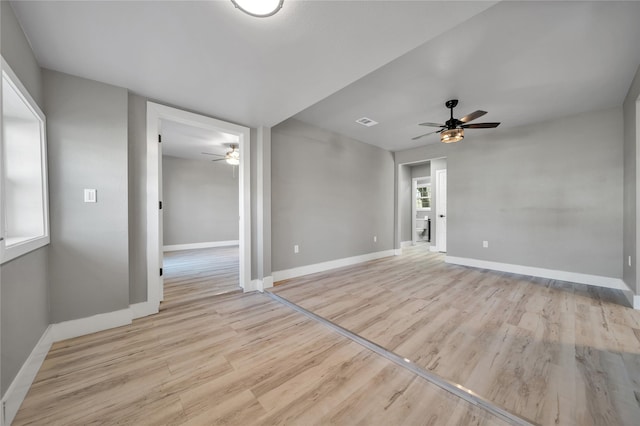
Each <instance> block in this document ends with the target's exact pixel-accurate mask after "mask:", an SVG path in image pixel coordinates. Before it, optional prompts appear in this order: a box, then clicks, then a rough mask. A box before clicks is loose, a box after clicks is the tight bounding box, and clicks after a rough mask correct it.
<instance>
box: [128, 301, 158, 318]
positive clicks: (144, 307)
mask: <svg viewBox="0 0 640 426" xmlns="http://www.w3.org/2000/svg"><path fill="white" fill-rule="evenodd" d="M129 309H131V318H132V319H138V318H142V317H146V316H149V315H153V314H157V313H158V312H159V311H160V307H159V306H158V304H157V303H151V302H140V303H134V304H133V305H129Z"/></svg>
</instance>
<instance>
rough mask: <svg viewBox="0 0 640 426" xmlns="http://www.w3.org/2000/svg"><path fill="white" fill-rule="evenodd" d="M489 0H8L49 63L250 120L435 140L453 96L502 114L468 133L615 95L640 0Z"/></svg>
mask: <svg viewBox="0 0 640 426" xmlns="http://www.w3.org/2000/svg"><path fill="white" fill-rule="evenodd" d="M493 4H495V2H475V1H473V2H455V1H454V2H437V1H346V2H342V1H309V0H307V1H304V0H298V1H292V0H285V3H284V8H283V9H282V10H281V11H280V12H279V13H278V14H276V15H275V16H273V17H271V18H266V19H259V18H252V17H250V16H247V15H245V14H243V13H241V12H240V11H239V10H236V9H235V8H234V7H233V5H232V4H231V2H230V1H228V0H219V1H208V2H204V1H201V2H58V1H45V2H13V3H12V5H13V8H14V10H15V12H16V15H17V16H18V19H19V20H20V22H21V24H22V26H23V28H24V30H25V32H26V34H27V37H28V38H29V40H30V42H31V44H32V47H33V50H34V52H35V54H36V57H37V59H38V61H39V62H40V64H41V65H42V66H44V67H47V68H51V69H54V70H58V71H62V72H66V73H69V74H73V75H79V76H81V77H86V78H90V79H94V80H98V81H102V82H106V83H110V84H114V85H117V86H121V87H126V88H128V89H130V90H131V91H133V92H136V93H138V94H141V95H144V96H147V97H149V98H152V99H154V100H157V101H159V102H163V103H168V104H172V105H179V106H181V107H184V108H186V109H191V110H196V111H200V112H202V113H205V114H209V115H212V116H215V117H217V118H220V119H223V120H228V121H231V122H236V123H239V124H243V125H248V126H251V127H257V126H260V125H265V126H272V125H275V124H277V123H279V122H281V121H283V120H285V119H287V118H289V117H291V116H294V115H295V117H296V118H298V119H300V120H302V121H305V122H308V123H311V124H314V125H317V126H320V127H323V128H326V129H329V130H332V131H335V132H337V133H341V134H344V135H347V136H350V137H352V138H355V139H358V140H361V141H363V142H367V143H371V144H374V145H377V146H380V147H383V148H385V149H388V150H392V151H395V150H399V149H405V148H409V147H413V146H419V145H423V144H426V143H434V142H435V141H437V136H436V135H432V136H429V137H427V138H423V139H421V140H419V141H411V138H412V137H413V136H417V135H420V134H422V133H425V132H426V131H428V129H426V128H424V127H420V126H417V123H420V122H423V121H436V122H444V120H446V119H447V118H448V117H447V115H448V111H447V110H446V109H445V107H444V102H445V101H446V100H447V99H450V98H458V99H460V104H459V106H458V107H457V108H456V116H458V117H459V116H462V115H465V114H467V113H469V112H472V111H474V110H477V109H483V110H486V111H489V114H487V115H485V116H484V117H482V118H481V119H478V120H477V121H478V122H482V121H500V122H502V124H501V126H500V128H499V129H498V130H485V129H482V130H469V131H468V133H467V138H466V139H465V140H467V139H469V138H471V137H472V136H471V135H472V134H473V133H472V132H492V131H500V129H503V128H508V127H512V126H517V125H521V124H527V123H532V122H540V121H544V120H547V119H550V118H553V117H561V116H567V115H572V114H575V113H579V112H582V111H588V110H596V109H603V108H607V107H612V106H616V105H621V104H622V101H623V99H624V96H625V94H626V91H627V90H628V88H629V86H630V84H631V80H632V78H633V75H634V73H635V71H636V70H637V68H638V64H639V63H640V49H638V47H637V42H638V40H640V25H638V24H637V23H638V22H640V2H609V1H605V2H595V1H588V2H581V1H571V2H520V1H518V2H502V3H498V4H495V5H494V6H493V7H491V6H492V5H493ZM403 55H404V56H403ZM394 59H395V60H394ZM391 61H393V62H391ZM296 114H297V115H296ZM363 116H366V117H369V118H371V119H374V120H376V121H378V122H380V124H378V125H377V126H374V127H370V128H366V127H363V126H361V125H359V124H356V123H354V120H356V119H358V118H361V117H363ZM165 149H166V147H165Z"/></svg>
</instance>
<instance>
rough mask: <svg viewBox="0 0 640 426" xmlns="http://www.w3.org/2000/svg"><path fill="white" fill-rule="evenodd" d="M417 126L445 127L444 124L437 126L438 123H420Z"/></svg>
mask: <svg viewBox="0 0 640 426" xmlns="http://www.w3.org/2000/svg"><path fill="white" fill-rule="evenodd" d="M418 126H428V127H447V126H446V125H444V124H438V123H428V122H427V123H420V124H418Z"/></svg>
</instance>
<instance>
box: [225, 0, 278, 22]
mask: <svg viewBox="0 0 640 426" xmlns="http://www.w3.org/2000/svg"><path fill="white" fill-rule="evenodd" d="M231 3H233V5H234V6H235V7H236V8H237V9H240V10H241V11H243V12H244V13H246V14H247V15H251V16H254V17H256V18H266V17H269V16H273V15H275V14H276V13H278V11H279V10H280V9H282V4H283V3H284V0H231Z"/></svg>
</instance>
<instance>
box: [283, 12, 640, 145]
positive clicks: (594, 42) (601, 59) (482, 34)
mask: <svg viewBox="0 0 640 426" xmlns="http://www.w3.org/2000/svg"><path fill="white" fill-rule="evenodd" d="M639 43H640V2H595V1H589V2H555V3H551V2H541V3H534V2H502V3H500V4H497V5H495V6H493V7H492V8H490V9H488V10H486V11H485V12H483V13H482V14H479V15H477V16H475V17H473V18H472V19H470V20H468V21H467V22H465V23H464V24H462V25H459V26H457V27H456V28H454V29H452V30H450V31H448V32H446V33H444V34H442V35H441V36H439V37H437V38H435V39H433V40H431V41H429V42H427V43H425V44H424V45H422V46H420V47H418V48H416V49H415V50H413V51H412V52H410V53H408V54H406V55H404V56H403V57H402V58H399V59H397V60H395V61H393V62H391V63H390V64H388V65H386V66H384V67H382V68H380V69H378V70H377V71H374V72H372V73H371V74H369V75H367V76H366V77H364V78H362V79H360V80H358V81H357V82H355V83H353V84H351V85H350V86H349V87H346V88H344V89H343V90H341V91H339V92H337V93H335V94H333V95H331V96H329V97H328V98H326V99H324V100H323V101H321V102H319V103H317V104H315V105H313V106H311V107H310V108H308V109H306V110H305V111H303V112H301V113H299V114H297V115H296V116H295V117H296V118H298V119H300V120H302V121H305V122H308V123H311V124H314V125H317V126H319V127H323V128H326V129H330V130H332V131H334V132H337V133H340V134H343V135H347V136H349V137H352V138H354V139H358V140H361V141H364V142H367V143H371V144H374V145H377V146H380V147H382V148H385V149H387V150H392V151H396V150H401V149H407V148H411V147H417V146H421V145H425V144H427V143H439V135H437V134H435V135H431V136H427V137H425V138H422V139H420V140H417V141H412V140H411V138H412V137H414V136H419V135H421V134H424V133H427V132H429V131H432V130H437V129H433V128H430V127H421V126H418V125H417V124H418V123H422V122H425V121H429V122H436V123H444V122H445V121H446V120H447V119H448V118H449V110H448V109H446V108H445V106H444V103H445V101H446V100H448V99H452V98H457V99H459V100H460V103H459V104H458V107H456V109H455V110H454V116H455V117H457V118H459V117H461V116H463V115H466V114H468V113H471V112H473V111H475V110H484V111H488V114H486V115H485V116H483V117H481V118H479V119H477V120H476V121H474V123H475V122H485V121H487V122H492V121H498V122H501V125H500V128H499V129H504V128H509V127H514V126H518V125H523V124H528V123H536V122H541V121H545V120H548V119H551V118H553V117H562V116H568V115H573V114H577V113H580V112H585V111H595V110H599V109H605V108H609V107H614V106H621V105H622V103H623V101H624V98H625V96H626V93H627V91H628V90H629V87H630V85H631V82H632V80H633V77H634V74H635V72H636V70H637V69H638V65H639V64H640V48H639ZM363 116H366V117H368V118H370V119H373V120H375V121H378V122H379V123H380V124H378V125H376V126H374V127H364V126H362V125H360V124H357V123H355V122H354V121H355V120H357V119H358V118H360V117H363ZM499 129H496V130H493V129H476V130H467V131H466V132H465V141H467V140H469V139H470V138H472V137H473V134H475V133H476V132H495V131H500V130H499Z"/></svg>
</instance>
